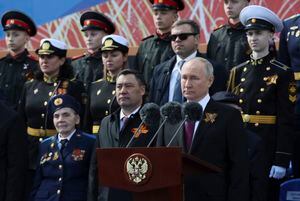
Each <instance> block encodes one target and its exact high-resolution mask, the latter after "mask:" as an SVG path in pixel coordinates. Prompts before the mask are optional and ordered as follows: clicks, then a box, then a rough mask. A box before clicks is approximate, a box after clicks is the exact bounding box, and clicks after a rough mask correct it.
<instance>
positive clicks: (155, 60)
mask: <svg viewBox="0 0 300 201" xmlns="http://www.w3.org/2000/svg"><path fill="white" fill-rule="evenodd" d="M174 55H175V53H174V51H173V49H172V46H171V39H170V37H169V36H167V37H165V38H160V37H159V36H157V35H151V36H149V37H147V38H145V39H143V41H142V42H141V44H140V46H139V49H138V52H137V54H136V62H135V67H134V68H135V69H136V70H138V71H139V72H141V73H142V74H143V75H144V78H145V81H146V83H147V85H148V86H149V84H150V82H151V78H152V75H153V71H154V69H155V68H156V66H157V65H158V64H161V63H163V62H164V61H167V60H169V59H171V58H172V57H173V56H174Z"/></svg>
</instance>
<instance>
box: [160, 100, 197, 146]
mask: <svg viewBox="0 0 300 201" xmlns="http://www.w3.org/2000/svg"><path fill="white" fill-rule="evenodd" d="M182 110H183V114H184V119H183V121H182V122H181V123H180V125H179V126H178V127H177V129H176V131H175V133H174V135H173V137H172V138H171V140H170V142H169V143H168V144H167V146H166V147H169V146H170V145H171V143H172V142H173V141H174V139H175V137H176V136H177V135H178V133H179V131H180V129H181V128H182V126H183V124H184V123H185V122H186V121H193V122H195V121H200V120H201V117H202V112H203V109H202V106H201V105H200V104H199V103H197V102H185V103H183V106H182Z"/></svg>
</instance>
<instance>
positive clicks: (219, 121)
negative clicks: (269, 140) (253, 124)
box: [157, 100, 249, 201]
mask: <svg viewBox="0 0 300 201" xmlns="http://www.w3.org/2000/svg"><path fill="white" fill-rule="evenodd" d="M178 125H179V124H175V125H172V124H166V125H165V126H164V128H163V131H162V132H160V133H159V135H158V138H157V146H166V145H167V144H168V143H169V142H170V140H171V138H172V137H173V134H174V132H175V130H176V129H177V128H178ZM246 138H247V135H246V133H245V131H244V129H243V124H242V118H241V115H240V113H239V111H238V110H236V109H234V108H232V107H229V106H226V105H224V104H221V103H217V102H215V101H213V100H210V101H209V102H208V104H207V106H206V108H205V110H204V112H203V116H202V120H201V122H200V123H199V126H198V128H197V130H196V132H195V134H194V138H193V142H192V146H191V148H190V150H187V148H186V146H185V137H184V129H181V130H180V132H179V134H178V135H177V136H176V138H175V140H174V141H173V142H172V143H171V146H180V147H182V148H183V151H184V152H186V153H189V154H191V155H193V156H196V157H197V158H199V159H201V160H204V161H207V162H209V163H212V164H213V165H216V166H218V167H220V168H221V169H222V170H223V172H222V173H206V174H203V175H201V176H192V177H186V178H185V183H184V191H185V200H186V201H198V200H205V201H216V200H218V201H241V200H245V201H246V200H248V187H249V186H248V181H249V180H248V177H249V175H248V174H249V171H248V156H247V140H246Z"/></svg>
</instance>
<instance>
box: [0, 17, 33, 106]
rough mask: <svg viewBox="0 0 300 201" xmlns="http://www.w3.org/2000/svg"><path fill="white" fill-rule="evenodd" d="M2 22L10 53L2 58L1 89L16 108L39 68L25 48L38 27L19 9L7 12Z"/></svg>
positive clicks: (0, 70) (0, 60)
mask: <svg viewBox="0 0 300 201" xmlns="http://www.w3.org/2000/svg"><path fill="white" fill-rule="evenodd" d="M1 23H2V26H3V30H4V31H5V42H6V45H7V48H8V54H7V55H6V56H5V57H3V58H1V59H0V91H1V93H3V96H4V98H5V99H6V101H7V102H8V103H9V105H12V106H13V107H14V108H16V107H17V104H18V101H19V98H20V95H21V91H22V88H23V86H24V83H25V82H26V81H27V80H30V79H32V78H33V74H34V71H35V70H37V69H38V66H37V61H36V59H35V58H34V57H33V56H31V55H30V54H29V52H28V51H27V49H26V48H25V45H26V43H27V42H28V41H29V40H30V37H31V36H34V35H35V34H36V27H35V24H34V22H33V21H32V19H30V18H29V17H28V16H27V15H25V14H24V13H21V12H19V11H8V12H6V13H5V14H4V15H3V17H2V19H1Z"/></svg>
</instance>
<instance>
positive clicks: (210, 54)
mask: <svg viewBox="0 0 300 201" xmlns="http://www.w3.org/2000/svg"><path fill="white" fill-rule="evenodd" d="M217 43H218V41H217V40H216V37H215V36H214V33H211V35H210V38H209V41H208V44H207V51H206V55H207V58H209V59H213V58H214V51H215V50H216V44H217Z"/></svg>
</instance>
